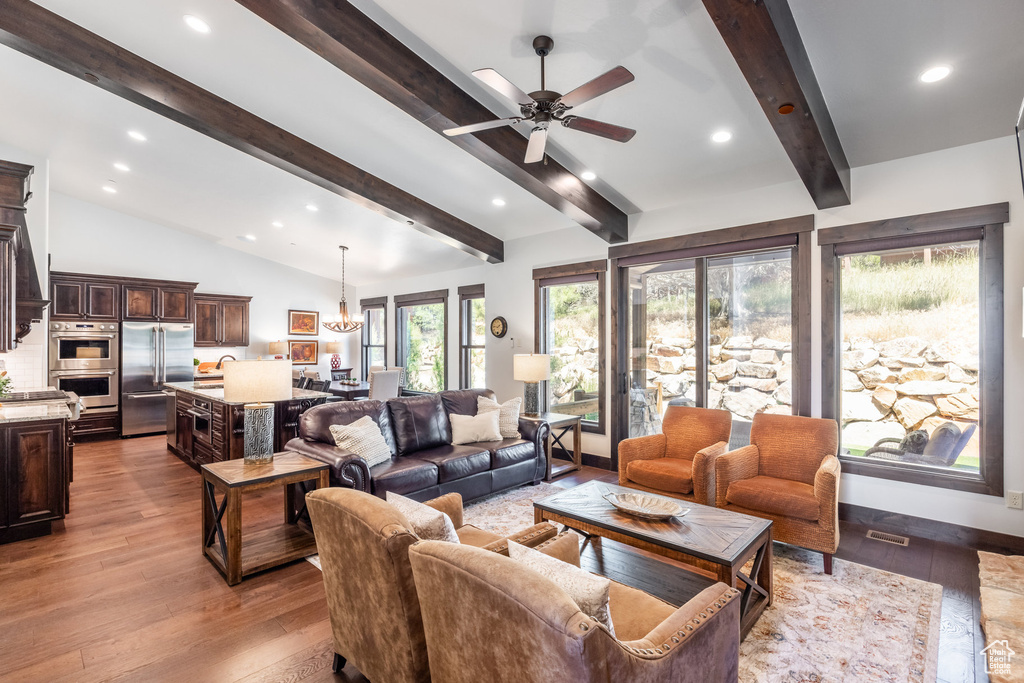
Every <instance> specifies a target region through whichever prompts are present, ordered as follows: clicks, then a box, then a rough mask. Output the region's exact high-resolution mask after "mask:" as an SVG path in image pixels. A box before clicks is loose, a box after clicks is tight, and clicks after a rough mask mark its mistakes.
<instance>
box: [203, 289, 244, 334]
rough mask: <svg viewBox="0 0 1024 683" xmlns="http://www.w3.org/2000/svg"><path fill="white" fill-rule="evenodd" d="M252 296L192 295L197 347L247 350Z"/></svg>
mask: <svg viewBox="0 0 1024 683" xmlns="http://www.w3.org/2000/svg"><path fill="white" fill-rule="evenodd" d="M250 301H252V297H251V296H230V295H223V294H199V293H197V294H196V295H195V302H196V305H195V322H196V341H195V345H196V346H197V347H215V346H248V345H249V302H250Z"/></svg>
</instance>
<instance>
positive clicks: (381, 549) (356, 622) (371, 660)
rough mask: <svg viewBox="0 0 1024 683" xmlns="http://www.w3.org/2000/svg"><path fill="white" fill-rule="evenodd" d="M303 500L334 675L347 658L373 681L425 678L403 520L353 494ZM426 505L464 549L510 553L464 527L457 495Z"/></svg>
mask: <svg viewBox="0 0 1024 683" xmlns="http://www.w3.org/2000/svg"><path fill="white" fill-rule="evenodd" d="M306 501H307V505H308V507H309V513H310V517H311V518H312V521H313V531H314V533H315V534H316V544H317V550H318V551H319V552H320V564H321V566H322V568H323V574H324V588H325V589H326V592H327V606H328V609H329V610H330V614H331V630H332V631H333V632H334V652H335V655H334V670H335V672H340V671H341V669H342V668H343V667H344V666H345V661H346V660H351V661H352V663H353V664H354V665H355V666H356V667H357V668H358V669H359V671H360V672H361V673H362V674H363V675H364V676H366V677H367V678H368V679H370V680H371V681H389V682H390V681H393V682H394V683H414V682H422V681H429V680H430V671H429V668H428V665H427V650H426V645H425V642H424V638H423V625H422V621H421V619H420V603H419V599H418V598H417V595H416V586H415V585H414V584H413V578H412V570H411V568H410V567H409V555H408V552H409V546H411V545H412V544H413V543H415V542H417V541H418V540H419V538H417V537H416V535H415V534H414V533H413V532H412V531H410V530H409V525H408V522H407V521H406V519H405V517H404V516H403V515H402V514H401V513H400V512H399V511H398V510H396V509H395V508H394V507H392V506H391V505H389V504H388V503H386V502H385V501H383V500H381V499H380V498H378V497H376V496H372V495H370V494H369V493H363V492H362V491H356V490H353V489H346V488H326V489H317V490H316V491H313V492H312V493H310V494H308V495H307V496H306ZM427 505H430V506H431V507H433V508H435V509H438V510H441V511H442V512H444V513H446V514H447V515H448V516H449V517H451V519H452V523H453V524H454V525H455V528H456V532H457V533H458V535H459V540H460V541H461V542H462V543H464V544H466V545H467V546H480V547H487V548H490V549H491V550H494V551H496V552H499V553H500V552H501V551H502V550H504V551H505V552H506V553H507V552H508V546H507V541H506V539H503V538H501V537H500V536H497V535H496V534H492V533H490V532H488V531H484V530H483V529H478V528H477V527H474V526H471V525H464V524H463V523H462V497H461V496H460V495H459V494H457V493H449V494H447V495H444V496H441V497H440V498H435V499H434V500H432V501H430V502H428V503H427ZM555 535H556V530H555V528H554V527H553V526H551V525H550V524H548V523H543V524H537V525H535V526H532V527H530V528H529V529H526V530H525V531H523V532H521V533H519V534H515V535H513V536H511V537H510V538H512V539H513V540H515V541H517V542H519V543H522V544H523V545H528V546H535V545H537V544H539V543H542V542H544V541H546V540H548V539H550V538H553V537H554V536H555ZM448 545H453V546H454V545H456V544H454V543H452V544H448ZM492 554H494V553H492Z"/></svg>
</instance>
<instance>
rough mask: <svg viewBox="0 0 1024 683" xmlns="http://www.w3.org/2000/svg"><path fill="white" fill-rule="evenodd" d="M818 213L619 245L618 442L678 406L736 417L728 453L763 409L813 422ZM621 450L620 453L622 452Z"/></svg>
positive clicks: (652, 429)
mask: <svg viewBox="0 0 1024 683" xmlns="http://www.w3.org/2000/svg"><path fill="white" fill-rule="evenodd" d="M813 228H814V222H813V217H811V216H804V217H799V218H792V219H788V220H783V221H773V222H771V223H764V224H757V225H748V226H741V227H737V228H726V229H723V230H714V231H709V232H704V233H694V234H690V235H681V236H678V237H669V238H665V239H662V240H654V241H651V242H646V243H638V244H634V245H624V246H622V247H613V248H612V249H610V250H609V253H610V254H611V255H612V257H613V259H614V260H613V268H614V270H613V272H614V273H615V283H614V285H615V296H616V297H617V298H618V302H619V304H618V306H617V310H616V314H617V316H618V319H617V323H618V324H617V326H618V333H617V334H616V336H615V338H614V342H615V351H614V357H615V362H616V368H617V370H618V371H619V372H618V373H617V374H616V377H617V379H618V381H617V382H616V387H615V391H614V393H613V395H612V399H613V400H612V408H613V413H614V415H615V419H614V420H613V423H612V424H613V435H612V436H613V443H617V442H618V441H617V440H621V439H624V438H631V437H638V436H646V435H648V434H655V433H659V432H660V431H661V418H662V417H663V416H664V414H665V411H667V410H668V408H669V406H672V405H684V406H698V407H705V408H716V409H722V410H727V411H729V412H730V413H731V414H732V417H733V426H732V437H731V439H730V444H729V446H730V447H731V448H738V447H740V446H743V445H746V444H747V443H749V441H750V426H751V423H752V421H753V418H754V416H755V415H756V414H758V413H762V412H768V413H775V414H785V415H807V414H809V413H808V411H809V399H810V337H811V329H810V305H811V303H810V293H809V291H808V290H809V288H808V287H806V286H805V287H801V286H800V283H806V282H808V281H809V279H810V237H809V236H810V233H811V231H812V230H813ZM616 450H617V449H613V453H615V452H616Z"/></svg>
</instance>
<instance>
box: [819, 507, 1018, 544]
mask: <svg viewBox="0 0 1024 683" xmlns="http://www.w3.org/2000/svg"><path fill="white" fill-rule="evenodd" d="M839 519H841V520H843V521H845V522H852V523H854V524H862V525H864V526H869V527H871V528H872V529H876V530H878V531H886V532H889V533H892V534H899V535H903V536H917V537H918V538H927V539H930V540H933V541H940V542H942V543H952V544H953V545H959V546H966V547H968V548H973V549H974V550H985V551H987V552H993V553H1003V554H1013V555H1024V538H1022V537H1020V536H1011V535H1010V534H1001V533H998V532H996V531H986V530H984V529H975V528H973V527H969V526H960V525H959V524H950V523H948V522H939V521H936V520H934V519H924V518H923V517H912V516H910V515H903V514H899V513H896V512H888V511H886V510H876V509H874V508H867V507H861V506H860V505H851V504H849V503H840V504H839Z"/></svg>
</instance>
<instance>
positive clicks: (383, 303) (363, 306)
mask: <svg viewBox="0 0 1024 683" xmlns="http://www.w3.org/2000/svg"><path fill="white" fill-rule="evenodd" d="M359 308H360V310H362V312H363V329H362V334H361V335H360V339H359V354H360V358H361V359H362V368H360V370H361V372H360V374H361V375H362V379H363V381H364V382H365V381H367V377H368V376H369V372H370V349H371V348H373V349H376V348H379V349H381V350H382V351H383V352H384V364H385V365H387V360H388V298H387V297H386V296H379V297H375V298H373V299H362V300H360V302H359ZM370 311H381V315H382V316H383V318H384V321H383V322H384V343H383V344H368V343H367V338H368V337H369V335H370V321H369V320H368V319H367V313H369V312H370Z"/></svg>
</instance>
